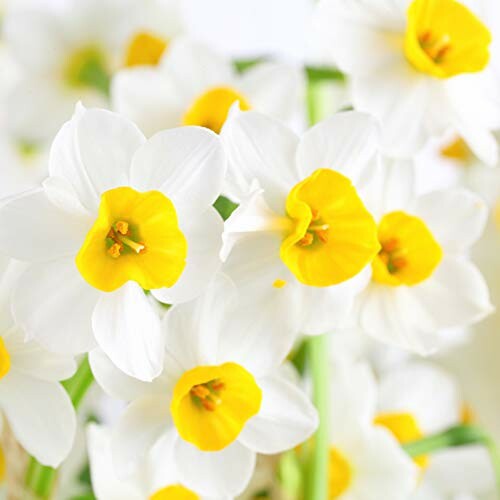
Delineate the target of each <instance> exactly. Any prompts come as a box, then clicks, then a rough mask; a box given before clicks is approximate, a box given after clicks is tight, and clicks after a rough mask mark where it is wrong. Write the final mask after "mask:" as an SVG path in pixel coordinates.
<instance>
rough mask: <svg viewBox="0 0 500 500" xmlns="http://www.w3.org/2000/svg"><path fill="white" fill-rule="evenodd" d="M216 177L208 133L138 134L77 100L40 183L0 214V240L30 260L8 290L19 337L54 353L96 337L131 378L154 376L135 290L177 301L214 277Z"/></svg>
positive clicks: (144, 307) (155, 354)
mask: <svg viewBox="0 0 500 500" xmlns="http://www.w3.org/2000/svg"><path fill="white" fill-rule="evenodd" d="M224 172H225V157H224V154H223V151H222V146H221V144H220V140H219V138H218V136H217V135H215V134H214V133H213V132H211V131H209V130H205V129H202V128H197V127H185V128H183V129H175V130H170V131H165V132H162V133H160V134H157V135H156V136H154V137H152V138H151V139H150V140H149V141H146V139H145V138H144V136H143V135H142V133H141V132H140V131H139V129H138V128H137V127H136V126H135V125H134V124H133V123H132V122H129V121H128V120H127V119H125V118H123V117H120V116H118V115H116V114H113V113H111V112H109V111H104V110H99V109H94V110H85V109H84V108H83V107H79V108H78V109H77V111H76V113H75V115H74V117H73V118H72V119H71V120H70V121H69V122H67V123H66V124H65V125H64V126H63V128H62V129H61V131H60V132H59V134H58V135H57V137H56V139H55V141H54V143H53V145H52V150H51V157H50V165H49V175H50V177H49V178H48V179H47V180H46V181H45V182H44V184H43V189H38V190H35V191H34V192H28V193H25V194H23V195H22V196H19V197H17V198H15V199H14V200H12V201H10V202H9V203H7V204H5V205H4V206H3V207H2V209H1V211H0V220H1V225H2V227H3V231H2V236H1V237H0V240H1V242H0V247H1V248H2V250H3V251H4V252H6V253H7V254H8V255H12V256H17V257H18V258H19V259H20V260H24V261H27V262H30V263H31V265H30V266H29V267H28V269H27V270H26V272H25V273H24V274H23V275H22V276H21V277H20V279H19V282H18V283H17V286H16V288H15V290H14V297H13V311H14V315H15V317H16V320H17V321H18V322H19V324H20V325H21V326H22V327H23V328H24V329H25V331H26V333H27V334H28V336H29V337H30V338H37V339H38V340H39V341H40V342H42V343H43V344H44V345H46V346H48V347H50V348H51V349H53V350H55V351H57V352H68V351H69V352H84V351H88V350H89V349H91V348H92V347H93V346H95V342H96V341H97V343H98V344H99V345H100V346H101V347H102V349H103V350H104V351H105V352H106V353H107V354H108V355H109V356H110V357H111V358H112V359H113V361H114V362H115V363H116V364H117V366H119V367H120V368H121V369H122V370H124V371H125V372H126V373H128V374H129V375H132V376H136V377H138V378H141V379H144V380H151V379H152V378H154V377H155V376H156V375H158V374H159V372H160V371H161V369H162V366H163V347H162V346H163V340H162V338H163V337H162V334H161V332H160V320H159V317H158V314H157V312H156V311H155V310H154V308H153V306H152V305H151V304H150V301H149V299H148V297H147V295H146V294H145V293H144V290H151V291H152V293H153V294H154V295H155V296H156V297H157V298H159V299H160V300H162V301H163V302H166V303H169V304H171V303H176V302H182V301H186V300H190V299H192V298H194V297H195V296H196V295H197V294H199V293H201V291H202V290H203V287H204V286H205V285H206V284H207V283H208V282H209V281H210V279H211V277H212V276H213V275H214V274H215V272H216V271H217V269H218V268H219V265H220V261H219V257H218V252H219V249H220V246H221V233H222V221H221V219H220V217H219V216H218V214H217V212H216V211H215V209H213V208H212V203H213V202H214V201H215V199H216V198H217V196H218V195H219V193H220V190H221V185H222V179H223V177H224ZM92 332H93V333H92Z"/></svg>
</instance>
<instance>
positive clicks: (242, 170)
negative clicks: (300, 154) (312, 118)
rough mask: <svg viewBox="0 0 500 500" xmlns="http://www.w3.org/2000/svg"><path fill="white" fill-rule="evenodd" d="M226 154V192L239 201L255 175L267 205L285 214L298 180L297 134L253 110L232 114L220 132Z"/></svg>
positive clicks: (246, 191)
mask: <svg viewBox="0 0 500 500" xmlns="http://www.w3.org/2000/svg"><path fill="white" fill-rule="evenodd" d="M221 138H222V141H223V143H224V146H225V148H226V152H227V155H228V162H229V168H228V173H227V178H226V186H227V194H228V195H229V196H230V197H231V198H234V199H235V200H238V201H239V200H240V199H241V198H243V197H244V196H245V195H246V194H247V193H248V191H249V189H250V187H251V185H252V182H253V180H254V179H255V178H256V179H257V180H258V181H259V184H260V185H261V187H262V188H263V189H264V198H265V199H266V202H267V203H268V205H269V206H270V207H271V208H272V209H273V210H275V211H276V212H278V213H284V211H285V201H286V197H287V195H288V192H289V191H290V189H291V188H292V187H293V186H294V185H295V184H297V182H298V181H299V180H300V178H299V176H298V172H297V169H296V167H295V151H296V148H297V144H298V138H297V136H296V135H295V134H294V133H293V132H292V131H291V130H289V129H288V128H287V127H286V126H285V125H283V124H282V123H281V122H278V121H277V120H274V119H272V118H269V117H268V116H265V115H263V114H261V113H257V112H255V111H248V112H245V113H238V112H236V113H231V116H230V117H229V118H228V120H227V121H226V123H225V125H224V127H223V128H222V131H221Z"/></svg>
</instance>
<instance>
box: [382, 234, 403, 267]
mask: <svg viewBox="0 0 500 500" xmlns="http://www.w3.org/2000/svg"><path fill="white" fill-rule="evenodd" d="M381 246H382V249H381V250H380V252H379V257H380V259H381V260H382V262H383V263H384V264H385V265H386V267H387V271H389V273H390V274H395V273H397V272H398V271H400V270H401V269H403V268H404V267H406V266H407V265H408V260H407V259H406V258H405V254H406V253H407V251H406V250H405V249H404V248H400V243H399V240H398V239H397V238H391V239H389V240H387V241H384V242H382V243H381Z"/></svg>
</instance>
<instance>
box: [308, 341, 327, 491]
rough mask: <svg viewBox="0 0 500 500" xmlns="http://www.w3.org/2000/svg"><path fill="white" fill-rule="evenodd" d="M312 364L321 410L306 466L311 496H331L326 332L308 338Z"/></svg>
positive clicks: (314, 392) (309, 357)
mask: <svg viewBox="0 0 500 500" xmlns="http://www.w3.org/2000/svg"><path fill="white" fill-rule="evenodd" d="M307 352H308V359H309V367H310V371H311V377H312V381H313V401H314V404H315V405H316V409H317V410H318V414H319V426H318V430H317V431H316V434H315V436H314V446H313V448H312V452H311V456H310V457H309V462H308V465H307V469H306V481H305V485H306V491H305V498H306V499H307V500H326V499H327V498H328V455H329V446H328V443H329V430H328V426H329V421H330V419H329V393H328V380H329V373H328V339H327V336H326V335H321V336H318V337H311V339H309V340H308V342H307Z"/></svg>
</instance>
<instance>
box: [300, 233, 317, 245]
mask: <svg viewBox="0 0 500 500" xmlns="http://www.w3.org/2000/svg"><path fill="white" fill-rule="evenodd" d="M313 241H314V236H313V235H312V234H311V233H306V234H304V237H303V238H302V239H301V240H299V245H300V246H301V247H308V246H309V245H312V242H313Z"/></svg>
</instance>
